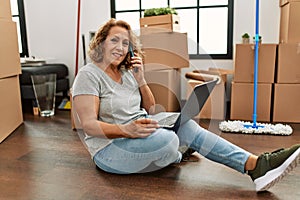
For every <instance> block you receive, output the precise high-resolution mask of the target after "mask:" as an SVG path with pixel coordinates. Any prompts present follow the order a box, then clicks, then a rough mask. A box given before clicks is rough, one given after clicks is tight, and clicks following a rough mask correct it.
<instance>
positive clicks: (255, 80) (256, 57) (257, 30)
mask: <svg viewBox="0 0 300 200" xmlns="http://www.w3.org/2000/svg"><path fill="white" fill-rule="evenodd" d="M258 42H259V0H256V21H255V58H254V91H253V92H254V93H253V127H256V118H257V113H256V112H257V78H258Z"/></svg>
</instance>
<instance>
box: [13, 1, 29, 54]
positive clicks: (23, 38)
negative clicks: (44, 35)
mask: <svg viewBox="0 0 300 200" xmlns="http://www.w3.org/2000/svg"><path fill="white" fill-rule="evenodd" d="M17 4H18V11H19V14H18V15H12V17H17V18H19V23H20V27H17V28H20V36H21V38H20V39H21V43H22V52H21V53H20V57H25V56H26V57H29V53H28V43H27V32H26V20H25V9H24V2H23V0H17Z"/></svg>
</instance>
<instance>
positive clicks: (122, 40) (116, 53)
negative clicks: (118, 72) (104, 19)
mask: <svg viewBox="0 0 300 200" xmlns="http://www.w3.org/2000/svg"><path fill="white" fill-rule="evenodd" d="M103 47H104V48H103V49H104V57H103V61H104V62H105V63H106V64H108V65H110V64H111V65H113V66H119V64H120V63H121V62H122V61H123V60H124V58H125V57H126V55H127V53H128V48H129V33H128V30H126V29H125V28H123V27H120V26H114V27H112V28H111V29H110V31H109V34H108V36H107V38H106V40H105V41H104V46H103Z"/></svg>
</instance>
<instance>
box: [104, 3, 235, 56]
mask: <svg viewBox="0 0 300 200" xmlns="http://www.w3.org/2000/svg"><path fill="white" fill-rule="evenodd" d="M110 2H111V17H112V18H115V17H116V13H123V12H139V14H140V17H142V12H143V11H144V10H145V9H142V8H141V6H142V0H139V9H133V10H121V11H117V10H116V4H115V0H110ZM167 3H168V5H170V0H167ZM220 7H227V8H228V16H227V21H228V25H227V54H199V45H197V54H189V58H190V59H232V54H233V53H232V51H233V11H234V0H228V5H213V6H200V0H197V6H190V7H173V8H174V9H197V44H199V30H200V29H199V26H200V25H199V13H200V9H201V8H220Z"/></svg>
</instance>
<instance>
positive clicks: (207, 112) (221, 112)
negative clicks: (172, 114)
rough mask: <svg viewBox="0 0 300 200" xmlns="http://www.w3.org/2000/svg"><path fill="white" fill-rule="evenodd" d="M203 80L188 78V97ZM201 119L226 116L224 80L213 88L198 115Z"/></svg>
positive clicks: (221, 118)
mask: <svg viewBox="0 0 300 200" xmlns="http://www.w3.org/2000/svg"><path fill="white" fill-rule="evenodd" d="M201 83H203V81H197V80H188V86H187V87H188V88H187V98H188V97H189V95H190V94H191V93H192V91H193V89H194V87H195V86H196V85H199V84H201ZM197 117H198V118H200V119H219V120H224V118H225V83H224V82H223V81H222V82H221V83H219V84H217V85H216V86H215V88H214V89H213V90H212V92H211V94H210V96H209V97H208V99H207V101H206V102H205V104H204V106H203V108H202V109H201V111H200V113H199V114H198V116H197Z"/></svg>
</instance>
